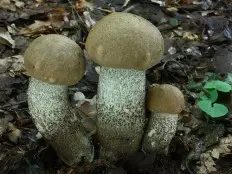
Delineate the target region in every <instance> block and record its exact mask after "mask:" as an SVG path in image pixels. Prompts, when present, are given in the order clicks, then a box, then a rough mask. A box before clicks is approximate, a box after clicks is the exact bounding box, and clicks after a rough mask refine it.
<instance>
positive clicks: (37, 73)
mask: <svg viewBox="0 0 232 174" xmlns="http://www.w3.org/2000/svg"><path fill="white" fill-rule="evenodd" d="M24 65H25V69H26V70H27V72H28V73H29V74H30V75H31V76H32V77H34V78H36V79H38V80H41V81H43V82H47V83H51V84H61V85H73V84H75V83H77V82H78V81H79V80H80V79H81V78H82V77H83V75H84V72H85V59H84V54H83V51H82V49H81V48H80V47H79V45H78V44H76V42H74V41H73V40H71V39H69V38H68V37H66V36H63V35H58V34H49V35H44V36H40V37H38V38H36V39H35V40H34V41H33V42H32V43H31V44H30V45H29V47H28V48H27V49H26V51H25V53H24Z"/></svg>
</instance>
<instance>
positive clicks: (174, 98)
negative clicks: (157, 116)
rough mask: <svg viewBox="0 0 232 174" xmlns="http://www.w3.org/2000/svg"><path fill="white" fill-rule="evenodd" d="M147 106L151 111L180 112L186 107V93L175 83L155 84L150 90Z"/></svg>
mask: <svg viewBox="0 0 232 174" xmlns="http://www.w3.org/2000/svg"><path fill="white" fill-rule="evenodd" d="M147 108H148V110H150V111H155V112H162V113H170V114H179V113H180V112H181V111H182V110H183V108H184V95H183V93H182V92H181V91H180V90H179V89H178V88H177V87H175V86H173V85H168V84H164V85H158V84H155V85H153V86H152V87H151V88H150V89H149V91H148V98H147Z"/></svg>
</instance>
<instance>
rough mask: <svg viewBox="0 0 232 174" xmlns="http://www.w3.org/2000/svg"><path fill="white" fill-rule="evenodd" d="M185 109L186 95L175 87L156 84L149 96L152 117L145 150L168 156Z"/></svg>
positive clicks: (144, 146) (144, 142)
mask: <svg viewBox="0 0 232 174" xmlns="http://www.w3.org/2000/svg"><path fill="white" fill-rule="evenodd" d="M183 107H184V95H183V94H182V92H181V91H180V90H179V89H178V88H177V87H175V86H173V85H169V84H163V85H158V84H154V85H153V86H151V88H150V89H149V91H148V94H147V108H148V110H149V111H151V115H150V118H149V121H148V125H147V131H146V133H145V136H144V140H143V150H144V151H146V152H156V153H158V154H166V153H167V151H168V147H169V144H170V142H171V140H172V138H173V137H174V136H175V133H176V129H177V122H178V114H179V113H180V112H181V111H182V109H183Z"/></svg>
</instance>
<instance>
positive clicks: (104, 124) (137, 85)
mask: <svg viewBox="0 0 232 174" xmlns="http://www.w3.org/2000/svg"><path fill="white" fill-rule="evenodd" d="M163 47H164V44H163V38H162V35H161V34H160V32H159V31H158V29H157V28H156V27H154V25H153V24H151V23H150V22H148V21H147V20H144V19H143V18H141V17H139V16H136V15H132V14H128V13H113V14H110V15H108V16H107V17H105V18H103V19H102V20H100V21H99V22H98V23H97V24H96V25H95V26H94V27H93V28H92V30H91V31H90V33H89V35H88V38H87V41H86V50H87V52H88V54H89V56H90V58H91V59H92V60H93V61H94V62H96V63H98V64H100V65H102V67H101V71H100V77H99V85H98V95H97V112H98V118H97V131H98V135H99V139H100V143H101V147H102V148H101V156H102V157H104V158H106V159H108V160H110V161H115V160H117V159H118V158H123V157H126V156H127V155H129V154H132V153H133V152H135V151H137V150H138V149H139V148H140V144H141V141H142V138H143V135H144V129H145V119H146V118H145V83H146V79H145V70H146V69H148V68H150V67H152V66H153V65H155V64H156V63H158V62H159V61H160V58H161V56H162V54H163ZM25 67H26V69H27V71H28V73H29V74H30V75H31V76H32V79H31V80H30V85H29V89H28V103H29V110H30V113H31V115H32V117H33V119H34V122H35V124H36V126H37V128H38V130H39V131H40V132H41V133H42V134H43V135H44V137H45V138H46V139H47V140H48V141H49V142H50V143H51V145H52V146H53V147H54V149H56V151H57V153H58V155H59V156H60V157H61V159H63V161H65V162H66V163H67V164H69V165H72V164H75V163H76V162H78V161H80V159H81V157H83V156H84V157H86V158H87V159H90V158H91V157H92V154H93V151H92V145H91V142H90V140H89V138H88V136H86V131H85V129H84V128H83V127H82V125H81V124H80V118H79V117H78V114H77V113H76V112H75V110H74V109H72V108H71V107H70V104H69V102H68V96H67V85H71V84H74V83H76V82H77V81H78V80H80V79H81V77H82V76H83V73H84V70H83V69H84V59H83V55H82V52H81V49H80V48H79V47H78V45H77V44H76V43H75V42H73V41H71V40H70V39H68V38H66V37H64V36H60V35H48V36H42V37H40V38H37V39H36V40H35V41H34V42H33V43H32V44H31V45H30V46H29V48H28V49H27V50H26V52H25ZM78 71H79V72H78ZM78 74H79V75H78ZM150 121H151V120H150ZM152 122H153V121H151V123H152ZM151 123H150V125H151V126H152V124H151ZM151 126H149V127H150V128H152V127H151ZM150 128H148V130H149V129H150ZM161 129H162V128H161ZM148 135H149V134H148ZM153 137H154V136H153ZM148 139H149V138H148ZM144 142H145V143H144V147H145V145H146V144H148V143H147V142H149V141H147V140H146V136H145V138H144Z"/></svg>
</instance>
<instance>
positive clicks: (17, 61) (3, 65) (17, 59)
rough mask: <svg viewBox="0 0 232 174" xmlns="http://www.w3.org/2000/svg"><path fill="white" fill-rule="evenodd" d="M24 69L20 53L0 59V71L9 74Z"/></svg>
mask: <svg viewBox="0 0 232 174" xmlns="http://www.w3.org/2000/svg"><path fill="white" fill-rule="evenodd" d="M23 71H25V68H24V58H23V56H22V55H15V56H11V57H5V58H3V59H0V73H7V72H9V73H10V74H12V73H13V74H14V73H18V72H19V73H21V72H23Z"/></svg>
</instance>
